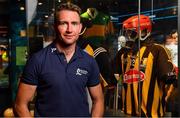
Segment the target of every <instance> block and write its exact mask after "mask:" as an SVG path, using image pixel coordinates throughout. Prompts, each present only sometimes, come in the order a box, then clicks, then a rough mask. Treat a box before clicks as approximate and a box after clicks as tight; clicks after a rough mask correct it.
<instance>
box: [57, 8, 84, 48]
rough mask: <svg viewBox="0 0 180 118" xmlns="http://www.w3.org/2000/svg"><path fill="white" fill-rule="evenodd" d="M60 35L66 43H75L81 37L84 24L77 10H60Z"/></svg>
mask: <svg viewBox="0 0 180 118" xmlns="http://www.w3.org/2000/svg"><path fill="white" fill-rule="evenodd" d="M58 19H59V21H58V26H57V30H58V33H59V34H58V36H59V38H60V40H62V41H63V42H64V43H65V44H66V45H72V44H75V42H76V40H77V39H78V38H79V34H80V32H81V28H82V24H81V23H80V17H79V14H78V13H77V12H75V11H70V10H62V11H60V12H59V18H58Z"/></svg>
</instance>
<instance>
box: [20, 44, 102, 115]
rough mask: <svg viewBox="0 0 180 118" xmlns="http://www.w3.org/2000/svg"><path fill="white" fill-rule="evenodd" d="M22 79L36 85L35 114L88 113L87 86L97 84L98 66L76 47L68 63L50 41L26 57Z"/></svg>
mask: <svg viewBox="0 0 180 118" xmlns="http://www.w3.org/2000/svg"><path fill="white" fill-rule="evenodd" d="M21 82H23V83H26V84H30V85H35V86H37V96H36V102H35V116H90V113H89V105H88V101H87V93H86V87H92V86H96V85H98V84H99V83H100V80H99V69H98V65H97V63H96V61H95V60H94V58H93V57H91V56H90V55H88V54H87V53H86V52H84V51H83V50H82V49H80V48H79V47H76V51H75V53H74V55H73V57H72V59H71V60H70V61H69V62H68V63H67V61H66V59H65V56H64V54H63V53H60V52H59V51H57V49H56V47H55V44H54V43H52V44H51V45H49V46H48V47H46V48H44V49H42V50H41V51H39V52H37V53H35V54H34V55H33V56H32V57H30V58H29V60H28V61H27V63H26V66H25V68H24V72H23V77H22V79H21Z"/></svg>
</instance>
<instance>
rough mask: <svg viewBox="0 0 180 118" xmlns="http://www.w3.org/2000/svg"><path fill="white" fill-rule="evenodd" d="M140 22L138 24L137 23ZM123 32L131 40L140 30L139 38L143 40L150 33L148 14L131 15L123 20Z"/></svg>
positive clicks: (150, 24)
mask: <svg viewBox="0 0 180 118" xmlns="http://www.w3.org/2000/svg"><path fill="white" fill-rule="evenodd" d="M139 23H140V24H139ZM122 27H123V34H124V35H125V36H126V37H127V38H128V39H129V40H131V41H135V40H136V39H137V38H138V30H140V37H139V38H140V40H142V41H143V40H145V39H146V38H147V37H148V36H149V35H150V33H151V30H152V23H151V20H150V18H149V16H145V15H140V17H138V15H135V16H132V17H130V18H128V19H127V20H125V21H124V22H123V25H122Z"/></svg>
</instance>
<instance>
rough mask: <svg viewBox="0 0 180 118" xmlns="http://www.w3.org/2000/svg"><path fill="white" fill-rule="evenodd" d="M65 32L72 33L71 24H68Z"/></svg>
mask: <svg viewBox="0 0 180 118" xmlns="http://www.w3.org/2000/svg"><path fill="white" fill-rule="evenodd" d="M67 32H72V24H68V26H67Z"/></svg>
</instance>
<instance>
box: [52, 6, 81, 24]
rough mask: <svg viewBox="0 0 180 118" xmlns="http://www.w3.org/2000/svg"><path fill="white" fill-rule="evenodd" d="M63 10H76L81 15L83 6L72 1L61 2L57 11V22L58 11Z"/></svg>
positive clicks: (56, 18) (56, 17)
mask: <svg viewBox="0 0 180 118" xmlns="http://www.w3.org/2000/svg"><path fill="white" fill-rule="evenodd" d="M61 10H70V11H75V12H77V13H78V14H79V16H80V15H81V8H80V7H79V6H77V5H75V4H73V3H71V2H67V3H61V4H60V5H59V6H58V7H57V9H56V12H55V22H56V21H57V20H58V13H59V11H61Z"/></svg>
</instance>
